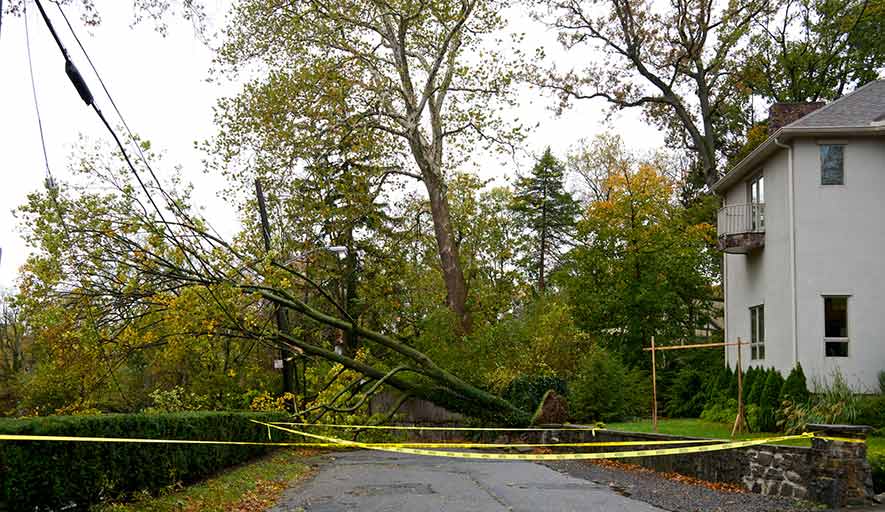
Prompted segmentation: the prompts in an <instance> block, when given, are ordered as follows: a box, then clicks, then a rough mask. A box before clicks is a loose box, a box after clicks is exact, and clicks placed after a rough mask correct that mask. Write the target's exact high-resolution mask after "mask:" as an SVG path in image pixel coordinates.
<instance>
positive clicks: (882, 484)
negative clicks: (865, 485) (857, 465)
mask: <svg viewBox="0 0 885 512" xmlns="http://www.w3.org/2000/svg"><path fill="white" fill-rule="evenodd" d="M867 459H868V460H869V461H870V467H871V468H872V470H873V490H874V491H875V492H876V493H881V492H885V454H882V453H877V454H871V455H870V456H869V457H867Z"/></svg>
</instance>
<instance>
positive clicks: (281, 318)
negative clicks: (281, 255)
mask: <svg viewBox="0 0 885 512" xmlns="http://www.w3.org/2000/svg"><path fill="white" fill-rule="evenodd" d="M255 197H256V198H257V199H258V214H259V216H260V218H261V237H262V238H263V239H264V250H265V251H267V252H270V224H269V223H268V220H267V206H266V205H265V202H264V190H262V188H261V180H259V179H258V178H255ZM274 312H275V314H276V320H277V329H278V330H279V331H280V332H282V333H288V332H289V319H288V318H287V317H286V311H285V310H284V309H283V308H281V307H280V306H279V305H277V306H276V307H275V311H274ZM291 355H292V354H291V353H290V352H289V351H288V350H286V348H285V347H284V346H280V359H282V360H283V367H282V368H281V369H280V370H281V371H282V372H283V393H292V392H296V393H297V390H295V389H293V387H292V362H291V361H290V359H291ZM295 384H296V386H297V384H298V379H297V378H296V379H295Z"/></svg>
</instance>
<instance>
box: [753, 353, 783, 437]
mask: <svg viewBox="0 0 885 512" xmlns="http://www.w3.org/2000/svg"><path fill="white" fill-rule="evenodd" d="M766 373H767V374H768V375H767V376H766V378H765V385H764V386H761V388H762V392H761V393H760V395H759V425H758V430H759V431H760V432H774V430H775V429H776V428H777V421H776V418H777V410H778V408H779V407H780V402H779V400H778V398H779V397H780V391H781V388H782V387H783V385H784V378H783V377H781V374H780V372H778V371H777V370H775V369H774V368H772V369H771V370H769V371H768V372H766ZM757 382H758V381H757Z"/></svg>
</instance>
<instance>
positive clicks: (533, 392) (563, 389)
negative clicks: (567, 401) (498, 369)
mask: <svg viewBox="0 0 885 512" xmlns="http://www.w3.org/2000/svg"><path fill="white" fill-rule="evenodd" d="M551 389H552V390H553V391H556V393H557V394H558V395H559V396H568V387H567V386H566V383H565V381H564V380H562V379H560V378H559V377H554V376H552V375H521V376H519V377H517V378H515V379H513V380H512V381H510V384H508V385H507V388H506V389H505V390H504V393H503V395H502V398H504V400H507V401H508V402H510V403H511V404H513V405H515V406H516V407H518V408H520V409H522V410H523V411H534V410H535V409H537V408H538V405H539V404H540V403H541V400H542V399H543V398H544V394H545V393H547V391H549V390H551Z"/></svg>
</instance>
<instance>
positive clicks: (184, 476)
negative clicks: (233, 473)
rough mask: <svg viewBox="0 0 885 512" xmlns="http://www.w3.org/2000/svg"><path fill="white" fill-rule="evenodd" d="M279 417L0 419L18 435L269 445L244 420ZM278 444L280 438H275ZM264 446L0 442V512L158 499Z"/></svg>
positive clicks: (0, 427) (1, 428)
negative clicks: (135, 497) (144, 496)
mask: <svg viewBox="0 0 885 512" xmlns="http://www.w3.org/2000/svg"><path fill="white" fill-rule="evenodd" d="M283 417H284V416H283V415H281V414H278V413H220V412H188V413H174V414H108V415H99V416H50V417H42V418H32V419H18V420H0V433H2V434H18V435H45V436H78V437H124V438H147V439H194V440H225V441H267V440H268V431H267V429H266V428H263V427H261V426H259V425H256V424H254V423H252V422H251V421H249V420H250V419H256V420H259V421H279V420H280V419H281V418H283ZM275 437H276V439H275V440H279V439H280V438H281V436H279V435H277V436H275ZM268 449H269V448H268V447H263V446H225V445H190V444H141V443H92V442H57V441H15V442H2V443H0V510H46V509H49V510H53V509H55V510H60V509H62V507H64V508H68V506H75V507H81V508H88V507H89V506H90V505H92V504H95V503H98V502H100V501H103V500H107V499H125V498H126V497H127V496H129V495H131V494H133V493H135V492H137V491H149V492H156V491H159V490H161V489H163V488H165V487H168V486H170V485H173V484H175V483H178V482H189V481H193V480H196V479H199V478H203V477H205V476H208V475H210V474H212V473H214V472H217V471H218V470H219V469H222V468H224V467H227V466H231V465H235V464H239V463H241V462H243V461H246V460H248V459H250V458H253V457H255V456H257V455H260V454H263V453H266V452H267V451H268Z"/></svg>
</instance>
